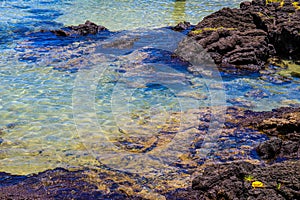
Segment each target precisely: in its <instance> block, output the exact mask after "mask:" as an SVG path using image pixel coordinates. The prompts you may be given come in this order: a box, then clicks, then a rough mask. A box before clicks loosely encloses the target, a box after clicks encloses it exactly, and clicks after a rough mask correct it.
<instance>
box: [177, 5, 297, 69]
mask: <svg viewBox="0 0 300 200" xmlns="http://www.w3.org/2000/svg"><path fill="white" fill-rule="evenodd" d="M269 2H270V3H267V4H266V1H265V0H254V1H252V2H243V3H241V4H240V9H235V8H234V9H230V8H223V9H222V10H219V11H217V12H215V13H213V14H211V15H209V16H207V17H205V18H204V19H203V20H202V21H201V22H199V23H198V24H197V25H196V26H195V28H193V29H192V31H190V32H189V34H188V36H189V37H190V38H192V39H193V40H194V41H196V42H197V43H198V44H199V45H201V46H202V47H203V49H204V50H205V51H206V52H208V53H209V54H210V55H211V57H212V59H213V60H214V62H215V63H216V64H217V65H218V66H219V67H220V69H223V70H225V69H226V68H230V67H234V68H236V69H242V70H250V71H259V70H260V69H262V68H264V65H265V64H266V63H267V62H268V59H269V58H270V57H274V56H278V57H280V58H284V59H297V58H298V59H299V56H300V34H299V32H300V12H299V8H300V7H299V6H298V2H293V1H290V0H284V3H273V2H272V1H269ZM182 26H183V24H179V25H177V26H176V27H174V30H177V29H179V28H180V27H182ZM181 46H182V45H181ZM186 46H187V47H188V46H190V45H189V43H187V44H186ZM186 49H187V50H188V48H186ZM190 51H193V50H190ZM175 53H176V52H175ZM179 56H180V55H179Z"/></svg>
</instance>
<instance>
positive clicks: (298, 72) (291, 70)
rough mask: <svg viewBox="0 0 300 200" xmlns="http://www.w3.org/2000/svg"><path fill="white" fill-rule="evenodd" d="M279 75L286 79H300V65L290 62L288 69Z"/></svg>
mask: <svg viewBox="0 0 300 200" xmlns="http://www.w3.org/2000/svg"><path fill="white" fill-rule="evenodd" d="M278 74H279V75H281V76H285V77H288V76H292V77H297V78H300V65H299V64H296V63H294V62H288V63H287V69H284V70H281V71H280V72H278Z"/></svg>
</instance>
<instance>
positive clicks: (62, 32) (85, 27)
mask: <svg viewBox="0 0 300 200" xmlns="http://www.w3.org/2000/svg"><path fill="white" fill-rule="evenodd" d="M105 30H107V28H105V27H104V26H101V25H97V24H95V23H93V22H90V21H88V20H87V21H86V22H85V23H84V24H79V25H78V26H68V27H67V28H66V29H59V30H51V32H52V33H54V34H55V35H57V36H64V37H66V36H70V35H82V36H85V35H89V34H93V35H95V34H97V33H99V32H101V31H105ZM42 32H45V31H43V30H42Z"/></svg>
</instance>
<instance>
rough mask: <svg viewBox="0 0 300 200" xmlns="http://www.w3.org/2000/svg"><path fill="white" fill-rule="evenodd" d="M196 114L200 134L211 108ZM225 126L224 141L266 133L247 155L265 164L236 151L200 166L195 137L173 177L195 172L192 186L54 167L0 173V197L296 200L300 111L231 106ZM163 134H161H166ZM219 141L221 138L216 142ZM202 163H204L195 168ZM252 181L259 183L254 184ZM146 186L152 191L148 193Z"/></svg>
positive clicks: (299, 175) (110, 172)
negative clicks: (36, 171)
mask: <svg viewBox="0 0 300 200" xmlns="http://www.w3.org/2000/svg"><path fill="white" fill-rule="evenodd" d="M195 113H196V115H198V121H199V123H196V124H199V127H193V128H195V129H198V130H202V131H203V132H201V131H200V132H199V135H203V134H205V133H206V132H207V130H206V129H207V127H208V126H209V123H210V115H211V112H210V109H209V108H206V109H203V110H199V111H196V110H193V111H191V113H190V114H195ZM224 125H225V126H224V128H223V130H222V134H221V135H224V136H228V137H229V136H230V135H231V134H233V133H236V132H238V133H240V134H247V133H249V132H251V133H250V134H251V135H253V136H255V135H263V134H267V135H268V137H270V138H271V139H270V140H267V141H265V142H261V143H260V144H259V145H257V146H254V147H252V149H250V151H249V152H248V153H251V152H252V153H253V152H257V153H258V155H259V156H260V158H258V159H262V160H265V162H264V164H263V163H256V162H254V161H255V160H252V159H253V158H249V159H248V161H247V159H242V160H239V157H236V158H235V157H234V156H236V155H237V154H239V153H240V152H239V151H245V149H243V148H240V149H239V148H237V150H236V151H235V152H231V153H230V154H229V155H228V156H229V157H228V156H226V155H225V156H224V157H223V160H224V162H215V164H213V162H210V164H205V162H204V165H202V164H203V161H202V160H201V158H198V157H197V156H195V155H194V152H195V151H197V149H199V148H201V141H202V138H201V136H199V140H197V139H196V140H195V141H194V142H193V144H191V146H190V148H191V152H190V154H189V155H186V156H185V157H186V158H185V159H181V161H178V163H176V165H177V166H180V168H182V170H183V171H186V172H184V173H178V174H177V173H175V174H173V175H174V176H175V177H173V178H171V179H175V180H176V178H179V177H184V176H190V175H189V174H198V175H197V176H196V177H195V178H194V179H193V180H192V183H190V184H188V185H186V186H183V187H182V186H180V185H177V186H175V185H174V183H171V181H170V178H167V179H166V180H163V179H160V180H159V178H158V177H156V175H155V174H153V175H152V176H148V177H144V176H143V175H135V174H130V173H126V172H120V171H115V170H113V169H107V168H99V169H97V170H93V169H83V170H72V171H69V170H66V169H61V168H58V169H53V170H47V171H45V172H41V173H39V174H33V175H29V176H16V175H11V174H7V173H0V185H1V186H0V198H2V199H32V198H35V199H70V198H74V199H83V198H84V199H165V198H166V199H222V198H223V199H235V198H238V199H249V198H250V199H260V198H262V197H264V198H266V199H298V198H299V197H300V193H299V189H300V184H299V183H300V173H299V172H300V168H299V167H300V161H299V154H300V140H299V137H300V131H299V130H300V129H299V126H300V108H289V107H285V108H279V109H276V110H273V111H268V112H253V111H249V110H244V109H241V108H238V107H229V108H227V112H226V122H225V124H224ZM191 126H193V125H191ZM190 128H192V127H189V129H190ZM167 131H168V130H164V133H166V132H167ZM223 139H224V138H222V137H220V142H221V141H222V140H223ZM246 140H247V138H246ZM248 140H249V141H251V139H248ZM233 142H237V141H233ZM240 142H241V143H243V142H242V141H240ZM247 142H248V141H247ZM238 143H239V142H238ZM139 145H142V144H139ZM229 145H230V144H229ZM225 148H228V147H225ZM248 148H249V147H248ZM216 153H217V154H216V155H218V156H221V155H223V154H224V153H223V152H222V150H220V152H216ZM244 153H245V154H247V152H244ZM225 154H226V153H225ZM232 156H233V157H232ZM255 159H257V158H255ZM201 162H202V164H197V163H201ZM187 172H188V173H187ZM179 180H180V179H178V182H180V181H179ZM255 181H256V182H258V183H261V184H262V185H258V186H255V185H253V184H252V183H254V182H255ZM177 184H178V183H177ZM158 185H164V187H162V186H160V187H158ZM145 187H146V188H152V189H153V190H152V191H150V192H149V191H148V190H145ZM161 187H162V188H161Z"/></svg>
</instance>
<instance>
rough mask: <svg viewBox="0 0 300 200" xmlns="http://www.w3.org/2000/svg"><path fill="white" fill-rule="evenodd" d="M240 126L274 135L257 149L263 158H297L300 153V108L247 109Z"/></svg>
mask: <svg viewBox="0 0 300 200" xmlns="http://www.w3.org/2000/svg"><path fill="white" fill-rule="evenodd" d="M238 123H239V126H241V127H250V128H253V129H256V130H259V131H260V132H263V133H265V134H267V135H268V136H270V137H272V138H271V139H270V140H269V141H266V142H263V143H262V144H260V145H259V146H258V147H256V151H257V152H258V155H259V156H261V158H262V159H268V160H270V159H276V158H288V159H291V158H294V159H295V158H296V159H299V155H300V108H299V107H298V108H291V107H287V108H285V107H284V108H279V109H274V110H273V111H269V112H252V111H247V112H246V113H245V114H244V118H243V119H239V122H238Z"/></svg>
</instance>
